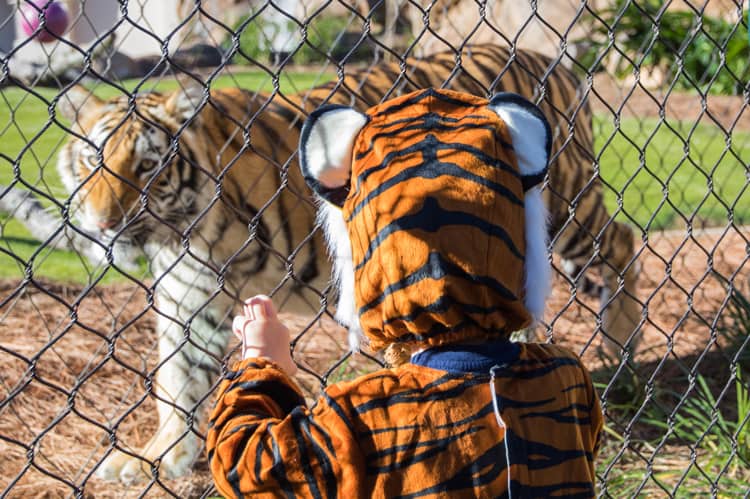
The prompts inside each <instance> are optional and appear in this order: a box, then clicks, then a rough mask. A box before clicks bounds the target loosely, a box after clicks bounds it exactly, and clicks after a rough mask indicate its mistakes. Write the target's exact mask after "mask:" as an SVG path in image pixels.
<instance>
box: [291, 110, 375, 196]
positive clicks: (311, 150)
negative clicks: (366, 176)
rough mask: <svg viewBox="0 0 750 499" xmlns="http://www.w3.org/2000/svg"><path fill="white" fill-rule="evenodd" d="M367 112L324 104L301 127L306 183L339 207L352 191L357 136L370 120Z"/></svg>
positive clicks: (303, 171) (300, 162)
mask: <svg viewBox="0 0 750 499" xmlns="http://www.w3.org/2000/svg"><path fill="white" fill-rule="evenodd" d="M367 121H368V118H367V116H366V115H364V114H362V113H360V112H359V111H355V110H354V109H352V108H350V107H346V106H334V105H329V106H323V107H321V108H319V109H317V110H315V111H313V112H312V113H311V114H310V116H309V117H308V118H307V121H305V124H304V125H303V126H302V134H301V136H300V140H299V154H300V160H299V165H300V168H301V169H302V175H303V176H304V177H305V182H307V185H308V186H309V187H310V188H311V189H312V190H313V191H314V192H315V193H316V194H317V195H319V196H320V197H322V198H323V199H325V200H326V201H328V202H329V203H332V204H334V205H336V206H338V207H341V206H342V205H343V204H344V200H345V199H346V196H347V194H348V193H349V182H350V177H351V173H352V148H353V147H354V139H355V138H356V137H357V135H358V134H359V132H360V130H362V127H363V126H365V124H366V123H367Z"/></svg>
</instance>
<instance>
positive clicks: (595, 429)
mask: <svg viewBox="0 0 750 499" xmlns="http://www.w3.org/2000/svg"><path fill="white" fill-rule="evenodd" d="M579 365H580V367H581V370H582V371H583V378H584V380H585V383H586V386H587V387H588V388H587V391H588V399H589V407H591V419H590V421H591V425H590V428H591V441H592V442H593V443H594V445H593V449H592V454H593V458H594V462H595V461H596V457H597V455H598V454H599V446H600V444H601V438H602V429H603V427H604V416H603V415H602V406H601V404H600V403H599V394H597V393H596V388H594V383H593V381H592V380H591V374H590V373H589V371H588V369H586V367H585V366H584V365H583V363H582V362H581V361H580V359H579Z"/></svg>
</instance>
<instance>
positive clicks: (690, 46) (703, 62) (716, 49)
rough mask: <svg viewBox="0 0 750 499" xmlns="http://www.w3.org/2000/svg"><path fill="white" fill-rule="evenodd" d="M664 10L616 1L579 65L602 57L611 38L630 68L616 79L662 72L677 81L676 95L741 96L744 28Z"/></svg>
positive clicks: (645, 0) (746, 50) (747, 60)
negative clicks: (654, 69) (653, 70)
mask: <svg viewBox="0 0 750 499" xmlns="http://www.w3.org/2000/svg"><path fill="white" fill-rule="evenodd" d="M662 10H664V3H663V2H661V1H657V0H638V1H632V2H630V1H628V2H627V5H626V1H625V0H617V1H616V2H615V4H614V5H613V6H612V7H610V8H608V9H605V10H604V11H603V12H602V13H601V15H600V17H601V19H602V20H604V21H605V23H606V25H600V26H601V27H600V28H598V29H597V30H596V31H597V32H598V33H597V36H595V37H594V38H595V39H596V40H597V41H595V42H594V43H593V45H592V49H591V50H592V52H591V53H589V54H587V55H586V56H585V57H584V58H583V59H584V60H585V61H587V62H590V61H592V60H593V59H595V57H594V56H592V54H594V55H598V54H601V52H602V50H604V49H605V47H606V46H607V45H608V43H609V41H608V37H609V35H610V33H612V34H613V35H614V39H615V44H616V46H617V48H619V49H620V51H622V52H624V53H625V56H626V58H627V59H630V61H629V62H630V63H628V61H623V62H622V63H620V64H619V66H618V69H617V72H618V76H624V75H626V74H628V73H631V72H632V71H633V68H634V67H638V68H642V67H646V68H648V67H660V68H662V69H667V70H669V73H670V74H671V75H672V78H676V82H675V86H676V88H678V89H684V90H694V89H696V88H697V89H698V90H700V91H701V92H708V93H712V94H740V93H742V92H743V91H745V90H747V80H748V76H749V75H750V44H749V43H748V33H747V26H745V25H744V24H742V23H740V24H739V25H735V24H733V23H730V22H727V21H724V20H723V19H717V18H712V17H705V16H704V17H699V16H697V15H696V14H695V13H694V12H692V11H687V12H673V11H666V12H661V11H662ZM612 51H613V49H610V54H611V55H613V52H612ZM722 52H724V54H725V58H724V61H722V57H721V54H722ZM680 61H681V62H682V68H681V69H680V64H679V62H680ZM592 69H596V68H592ZM668 83H671V81H670V82H668Z"/></svg>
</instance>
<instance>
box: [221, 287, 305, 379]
mask: <svg viewBox="0 0 750 499" xmlns="http://www.w3.org/2000/svg"><path fill="white" fill-rule="evenodd" d="M242 311H243V314H242V315H237V316H235V318H234V321H233V322H232V332H233V333H234V335H235V336H237V338H239V339H240V341H242V358H243V359H248V358H251V357H268V358H269V359H271V360H273V361H274V362H276V363H277V364H278V365H279V366H280V367H281V368H282V369H283V370H284V371H285V372H286V373H287V374H289V375H290V376H291V375H293V374H294V373H295V372H296V371H297V366H296V365H295V364H294V361H292V355H291V353H290V350H289V330H288V329H287V328H286V326H284V325H283V324H282V323H281V321H279V318H278V317H277V316H276V308H275V307H274V306H273V302H272V301H271V299H270V298H269V297H267V296H264V295H257V296H253V297H252V298H250V299H249V300H247V301H245V305H244V306H243V307H242Z"/></svg>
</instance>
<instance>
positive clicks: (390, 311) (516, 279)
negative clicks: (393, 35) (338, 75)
mask: <svg viewBox="0 0 750 499" xmlns="http://www.w3.org/2000/svg"><path fill="white" fill-rule="evenodd" d="M367 116H368V118H369V119H368V122H367V125H366V126H365V127H364V128H363V129H362V131H361V132H360V134H359V136H358V137H357V139H356V141H355V143H354V149H353V153H354V160H353V162H352V173H351V178H352V180H351V184H352V185H351V192H350V194H349V196H348V197H347V199H346V201H345V202H344V204H343V207H342V212H343V216H344V219H345V220H346V223H347V228H348V231H349V237H350V239H351V246H352V257H353V263H354V273H355V282H358V283H366V284H363V285H358V286H356V288H355V297H356V302H357V304H358V305H359V320H360V324H361V326H362V330H363V332H364V333H365V335H366V336H367V337H368V338H369V340H370V344H371V347H372V348H373V349H374V350H380V349H381V348H383V347H384V346H386V345H388V344H390V343H393V342H400V343H405V344H409V343H411V344H418V345H419V346H420V347H424V346H427V345H439V344H443V343H447V342H450V341H455V340H457V339H461V340H468V339H486V338H488V337H493V336H494V337H497V336H508V335H510V333H512V332H513V331H517V330H519V329H522V328H523V327H526V326H528V325H529V323H530V322H531V318H530V315H529V313H528V311H527V310H526V309H525V308H524V305H523V296H522V295H521V292H522V289H523V284H524V282H523V279H524V255H525V240H524V190H523V185H522V178H521V174H520V172H519V169H518V166H517V164H516V159H515V156H514V154H513V146H512V144H511V139H510V136H509V134H508V130H507V127H506V125H505V123H504V122H503V121H502V120H501V119H500V117H499V116H498V115H497V113H496V112H495V111H493V110H492V109H490V107H489V101H488V100H487V99H484V98H481V97H476V96H473V95H469V94H464V93H459V92H453V91H448V90H433V89H426V90H421V91H417V92H412V93H410V94H407V95H404V96H402V97H398V98H395V99H392V100H390V101H387V102H385V103H383V104H380V105H378V106H375V107H373V108H371V109H370V110H369V111H368V112H367Z"/></svg>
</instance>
